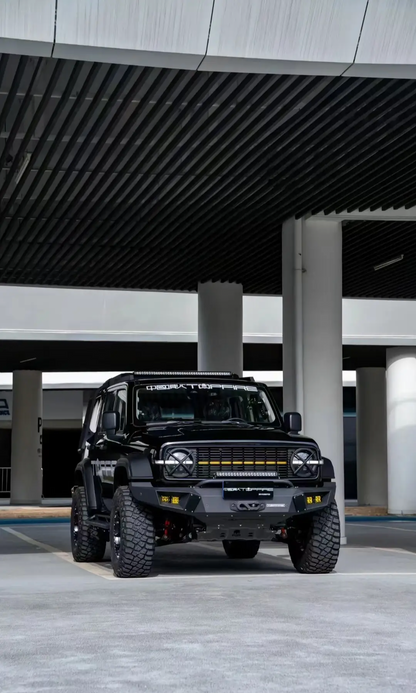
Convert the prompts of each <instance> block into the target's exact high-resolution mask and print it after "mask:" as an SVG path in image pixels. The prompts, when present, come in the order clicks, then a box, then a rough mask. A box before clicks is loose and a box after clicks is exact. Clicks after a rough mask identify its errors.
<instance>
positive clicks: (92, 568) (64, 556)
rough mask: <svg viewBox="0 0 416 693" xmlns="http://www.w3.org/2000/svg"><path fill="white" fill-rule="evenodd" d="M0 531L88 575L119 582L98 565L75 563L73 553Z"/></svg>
mask: <svg viewBox="0 0 416 693" xmlns="http://www.w3.org/2000/svg"><path fill="white" fill-rule="evenodd" d="M0 529H1V530H3V532H7V533H8V534H12V535H13V536H14V537H17V538H18V539H21V540H22V541H25V542H26V543H27V544H31V545H32V546H37V547H38V548H39V549H42V550H43V551H47V552H48V553H53V555H54V556H56V557H57V558H60V559H61V561H66V562H67V563H71V565H74V566H76V567H77V568H80V569H81V570H85V571H86V572H87V573H92V574H93V575H97V576H98V577H101V578H104V580H117V578H116V577H115V576H114V575H112V573H110V571H109V570H107V569H106V568H103V567H102V566H99V565H97V564H96V563H75V561H74V559H73V558H72V554H71V553H68V552H66V551H60V550H59V549H57V548H56V547H55V546H50V545H49V544H44V543H43V542H41V541H37V540H36V539H32V537H28V536H27V535H26V534H22V533H21V532H17V531H16V530H15V529H11V527H0Z"/></svg>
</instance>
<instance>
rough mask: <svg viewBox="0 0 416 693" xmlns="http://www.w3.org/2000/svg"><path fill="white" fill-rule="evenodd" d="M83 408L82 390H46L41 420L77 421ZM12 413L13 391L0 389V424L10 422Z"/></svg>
mask: <svg viewBox="0 0 416 693" xmlns="http://www.w3.org/2000/svg"><path fill="white" fill-rule="evenodd" d="M82 408H83V393H82V390H65V391H62V390H61V391H59V390H47V391H44V393H43V420H44V422H48V421H72V422H75V421H76V422H79V425H80V426H81V421H82ZM12 415H13V392H12V391H10V390H2V391H0V425H2V424H3V425H4V424H5V423H6V424H7V423H10V422H11V419H12Z"/></svg>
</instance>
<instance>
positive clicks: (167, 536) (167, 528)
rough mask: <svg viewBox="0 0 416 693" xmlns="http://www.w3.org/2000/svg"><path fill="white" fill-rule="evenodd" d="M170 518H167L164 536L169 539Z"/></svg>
mask: <svg viewBox="0 0 416 693" xmlns="http://www.w3.org/2000/svg"><path fill="white" fill-rule="evenodd" d="M170 525H171V523H170V520H165V529H164V530H163V537H164V538H165V539H169V530H170Z"/></svg>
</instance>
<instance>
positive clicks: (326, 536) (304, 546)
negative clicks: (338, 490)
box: [288, 501, 341, 573]
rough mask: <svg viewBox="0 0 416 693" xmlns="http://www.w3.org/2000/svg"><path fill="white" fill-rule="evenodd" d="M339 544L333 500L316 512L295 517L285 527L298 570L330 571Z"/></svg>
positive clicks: (336, 514)
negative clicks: (292, 524)
mask: <svg viewBox="0 0 416 693" xmlns="http://www.w3.org/2000/svg"><path fill="white" fill-rule="evenodd" d="M340 544H341V529H340V522H339V514H338V507H337V504H336V502H335V501H333V502H332V503H331V504H330V505H328V507H326V508H323V510H320V511H319V512H316V513H313V514H311V515H305V516H304V517H300V518H297V522H296V524H295V525H294V526H293V527H290V528H289V529H288V548H289V554H290V557H291V559H292V563H293V565H294V567H295V568H296V570H297V571H298V573H331V572H332V571H333V570H334V568H335V566H336V564H337V562H338V556H339V550H340Z"/></svg>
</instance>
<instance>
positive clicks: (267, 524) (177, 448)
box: [71, 372, 340, 577]
mask: <svg viewBox="0 0 416 693" xmlns="http://www.w3.org/2000/svg"><path fill="white" fill-rule="evenodd" d="M301 427H302V425H301V418H300V416H299V414H286V415H285V417H284V419H283V420H282V418H281V416H280V413H279V411H278V409H277V407H276V405H275V404H274V402H273V397H272V396H271V394H270V392H269V391H268V389H267V387H266V386H264V385H260V384H258V383H256V382H254V381H253V380H252V379H250V378H240V377H238V376H235V375H232V374H231V373H201V372H197V373H194V372H192V373H191V372H189V373H163V372H155V373H149V372H148V373H128V374H124V375H120V376H118V377H116V378H112V379H111V380H108V381H107V382H106V383H105V384H104V385H103V386H102V387H100V388H99V389H98V390H97V392H96V394H95V396H94V397H93V398H92V400H91V401H90V403H89V407H88V410H87V415H86V419H85V423H84V428H83V432H82V437H81V445H80V448H81V449H80V452H81V455H82V460H81V462H80V463H79V464H78V466H77V468H76V471H75V486H74V488H73V492H72V512H71V539H72V553H73V556H74V559H75V560H76V561H100V560H102V558H103V556H104V552H105V549H106V543H107V541H110V546H111V562H112V566H113V569H114V574H115V575H116V576H118V577H146V576H147V575H149V573H150V571H151V569H152V562H153V556H154V551H155V547H156V546H163V545H166V544H172V543H179V542H188V541H194V540H200V541H201V540H202V541H222V543H223V546H224V550H225V553H226V554H227V556H228V557H229V558H232V559H237V558H246V559H248V558H254V557H255V556H256V554H257V552H258V550H259V546H260V541H270V540H278V541H283V542H286V543H287V544H288V548H289V552H290V556H291V559H292V562H293V565H294V566H295V568H296V570H298V571H299V572H301V573H328V572H330V571H332V570H333V568H334V567H335V565H336V563H337V560H338V554H339V546H340V524H339V516H338V510H337V506H336V502H335V479H334V470H333V466H332V463H331V462H330V461H329V460H328V459H325V458H322V457H321V453H320V450H319V448H318V446H317V444H316V443H315V441H313V440H311V439H310V438H305V437H303V436H300V435H299V431H300V430H301Z"/></svg>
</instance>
